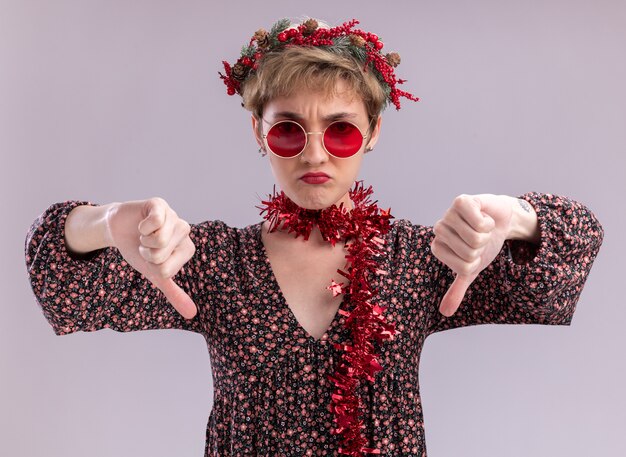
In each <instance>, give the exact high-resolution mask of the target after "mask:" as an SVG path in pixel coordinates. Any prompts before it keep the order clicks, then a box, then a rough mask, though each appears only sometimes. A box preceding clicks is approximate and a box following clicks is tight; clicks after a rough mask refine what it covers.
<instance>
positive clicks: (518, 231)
mask: <svg viewBox="0 0 626 457" xmlns="http://www.w3.org/2000/svg"><path fill="white" fill-rule="evenodd" d="M509 198H510V199H511V206H512V211H513V213H512V215H511V225H510V229H509V235H508V236H507V238H506V239H507V240H524V241H528V242H530V243H534V244H539V243H540V242H541V230H540V228H539V221H538V219H537V213H536V211H535V208H534V207H533V205H531V204H530V203H529V202H527V201H526V200H524V199H521V198H516V197H510V196H509Z"/></svg>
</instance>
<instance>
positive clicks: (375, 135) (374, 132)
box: [366, 114, 383, 151]
mask: <svg viewBox="0 0 626 457" xmlns="http://www.w3.org/2000/svg"><path fill="white" fill-rule="evenodd" d="M382 122H383V117H382V115H380V114H379V115H378V118H377V119H376V122H375V123H374V128H373V129H372V134H371V135H370V140H369V142H368V143H367V146H366V150H370V151H371V150H372V149H374V146H376V143H377V142H378V136H379V135H380V126H381V124H382Z"/></svg>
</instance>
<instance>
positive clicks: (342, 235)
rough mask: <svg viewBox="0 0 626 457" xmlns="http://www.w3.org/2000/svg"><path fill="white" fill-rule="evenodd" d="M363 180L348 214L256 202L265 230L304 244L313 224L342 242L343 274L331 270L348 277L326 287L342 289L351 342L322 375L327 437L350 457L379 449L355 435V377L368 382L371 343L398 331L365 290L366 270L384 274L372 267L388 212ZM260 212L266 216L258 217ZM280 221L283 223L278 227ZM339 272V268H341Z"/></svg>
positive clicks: (276, 199) (358, 426)
mask: <svg viewBox="0 0 626 457" xmlns="http://www.w3.org/2000/svg"><path fill="white" fill-rule="evenodd" d="M362 183H363V181H356V182H355V185H354V187H353V188H352V189H351V190H350V191H349V195H350V199H351V200H352V202H353V203H354V208H353V209H352V210H349V211H348V210H347V209H346V208H344V205H343V202H342V203H341V204H340V205H339V207H337V206H336V205H332V206H330V207H328V208H325V209H321V210H311V209H306V208H302V207H300V206H298V205H297V204H296V203H294V202H293V201H292V200H291V199H289V197H287V196H286V195H285V193H284V192H282V191H281V192H280V194H279V195H277V194H276V187H274V193H273V195H270V196H269V197H270V198H269V200H262V203H263V205H262V206H257V208H259V209H261V213H260V214H261V215H262V216H263V218H264V219H265V220H267V221H269V222H270V227H269V229H268V230H269V232H273V231H275V230H276V229H277V228H278V227H279V226H280V227H282V229H287V233H293V232H295V237H296V238H297V237H298V236H301V235H302V236H303V237H304V239H305V240H308V239H309V235H310V233H311V230H312V229H313V226H314V225H317V226H318V227H319V229H320V232H321V234H322V238H323V239H324V240H325V241H328V242H329V243H331V244H332V245H333V246H335V243H336V242H337V241H339V240H342V239H344V240H346V244H345V249H347V251H348V254H347V255H346V259H348V262H347V264H346V267H348V265H349V268H348V272H347V273H346V272H344V271H342V270H341V269H338V270H337V272H338V273H339V274H341V275H342V276H344V277H345V278H347V279H349V285H348V286H344V283H343V282H342V283H339V284H337V283H336V282H335V281H334V279H331V284H330V286H328V287H327V289H328V290H330V291H331V292H332V294H333V297H336V296H337V295H339V294H342V293H344V292H345V291H346V290H347V291H348V295H347V296H348V297H349V305H350V306H348V308H347V310H345V311H344V310H343V309H341V308H340V309H339V311H338V312H340V313H341V314H342V315H344V316H346V321H345V325H346V328H348V329H349V330H350V334H351V341H350V342H345V341H344V342H342V343H335V344H334V346H335V348H336V349H337V350H341V351H343V353H342V356H341V359H340V361H339V363H338V364H337V367H336V369H335V373H334V375H332V376H331V375H327V376H328V379H330V380H331V381H332V382H333V383H334V385H335V387H334V392H333V395H332V399H331V402H330V405H329V410H330V411H331V412H332V413H333V414H334V415H335V419H334V422H335V428H334V430H332V431H331V433H332V434H335V435H336V434H341V435H342V443H341V447H340V448H339V453H340V454H345V455H349V456H353V457H357V456H359V457H360V456H362V455H364V453H366V454H380V449H377V448H370V447H365V446H366V445H367V438H365V437H364V436H363V435H362V434H361V430H362V429H364V428H365V425H364V424H363V421H362V420H361V418H360V417H359V416H360V412H361V410H362V403H361V400H360V398H359V397H358V396H357V395H356V389H357V387H358V385H359V382H360V381H359V380H360V379H361V378H364V379H367V380H368V381H370V382H374V381H375V379H374V375H375V374H376V372H378V371H381V370H382V369H383V368H382V366H381V365H380V363H379V362H378V359H377V357H378V354H376V353H375V347H374V344H373V343H374V342H375V341H378V342H379V343H380V342H382V341H384V340H391V339H393V338H394V336H395V334H397V333H399V331H398V330H396V329H395V324H393V323H389V322H386V320H385V317H384V316H383V313H384V311H385V309H386V307H384V306H379V305H377V304H375V303H373V302H372V299H373V297H375V296H376V295H377V291H376V290H375V289H372V288H371V287H370V283H369V277H370V275H368V271H369V272H371V273H375V274H381V275H384V274H386V273H387V272H386V271H384V270H381V269H379V268H378V263H379V262H378V261H377V257H381V256H382V254H383V252H384V249H385V248H384V244H385V241H384V235H385V234H386V233H387V232H388V231H389V230H390V228H391V226H390V223H389V220H390V219H393V218H394V217H393V216H392V215H391V213H390V210H391V208H389V209H387V210H386V211H385V210H382V209H379V208H378V206H377V205H376V202H377V201H375V202H371V201H370V199H369V195H370V194H371V193H372V192H373V191H372V186H370V187H369V188H368V189H363V184H362ZM263 213H266V214H265V215H263ZM281 222H282V223H283V225H282V226H281ZM344 268H345V267H344Z"/></svg>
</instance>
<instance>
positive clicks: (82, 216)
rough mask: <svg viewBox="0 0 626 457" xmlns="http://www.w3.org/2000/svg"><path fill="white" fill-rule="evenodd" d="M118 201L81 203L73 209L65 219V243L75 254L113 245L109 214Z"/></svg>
mask: <svg viewBox="0 0 626 457" xmlns="http://www.w3.org/2000/svg"><path fill="white" fill-rule="evenodd" d="M116 205H117V203H110V204H107V205H95V206H92V205H81V206H77V207H76V208H74V209H72V211H70V213H69V214H68V215H67V218H66V220H65V233H64V237H65V244H66V247H67V248H68V250H69V251H70V252H72V253H75V254H86V253H88V252H91V251H96V250H99V249H104V248H107V247H110V246H113V243H112V238H111V233H110V229H109V227H108V220H109V218H108V215H109V212H110V211H112V210H113V209H114V208H115V207H116Z"/></svg>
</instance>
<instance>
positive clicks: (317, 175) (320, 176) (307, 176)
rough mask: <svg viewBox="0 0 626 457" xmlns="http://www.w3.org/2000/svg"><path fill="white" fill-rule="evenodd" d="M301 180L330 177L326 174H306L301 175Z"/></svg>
mask: <svg viewBox="0 0 626 457" xmlns="http://www.w3.org/2000/svg"><path fill="white" fill-rule="evenodd" d="M300 178H301V179H302V178H330V176H328V175H327V174H326V173H322V172H316V173H307V174H305V175H302V176H301V177H300Z"/></svg>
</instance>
